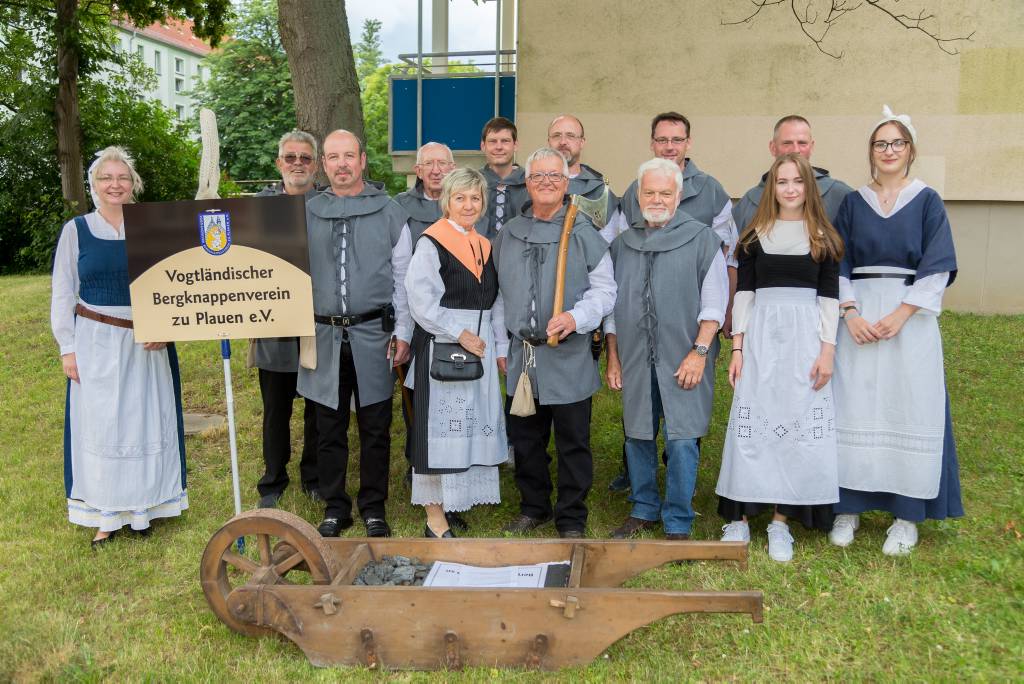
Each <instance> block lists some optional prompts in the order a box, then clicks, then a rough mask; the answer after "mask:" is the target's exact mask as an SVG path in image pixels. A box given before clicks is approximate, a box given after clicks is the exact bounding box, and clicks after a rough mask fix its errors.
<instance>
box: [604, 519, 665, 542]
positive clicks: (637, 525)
mask: <svg viewBox="0 0 1024 684" xmlns="http://www.w3.org/2000/svg"><path fill="white" fill-rule="evenodd" d="M657 526H658V523H656V522H652V521H650V520H643V519H641V518H634V517H633V516H629V517H628V518H626V521H625V522H624V523H622V524H621V525H619V526H618V527H616V528H615V529H614V530H612V539H632V538H633V537H639V536H640V533H641V532H643V531H644V530H649V529H652V528H654V527H657Z"/></svg>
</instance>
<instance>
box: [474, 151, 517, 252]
mask: <svg viewBox="0 0 1024 684" xmlns="http://www.w3.org/2000/svg"><path fill="white" fill-rule="evenodd" d="M480 173H482V174H484V178H486V179H487V213H486V214H485V215H484V216H481V217H480V220H479V221H477V222H476V231H477V232H478V233H480V234H481V235H483V236H484V237H485V238H487V239H488V240H493V239H494V236H495V235H497V234H498V231H499V228H498V227H497V223H498V215H497V213H496V210H497V207H498V202H497V195H498V185H501V184H504V185H505V201H504V202H503V203H502V207H503V210H502V211H503V215H502V217H501V224H502V225H503V226H504V225H505V224H506V223H508V222H509V221H511V220H512V219H513V218H514V217H516V216H518V215H519V214H520V212H522V210H523V205H524V204H526V203H527V202H528V201H529V199H530V196H529V194H527V192H526V175H525V172H524V171H523V169H522V168H521V167H518V166H516V167H513V169H512V173H510V174H509V175H508V176H507V177H505V178H498V174H496V173H494V171H492V170H491V167H489V166H487V165H484V167H483V168H481V169H480Z"/></svg>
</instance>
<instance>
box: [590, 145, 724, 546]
mask: <svg viewBox="0 0 1024 684" xmlns="http://www.w3.org/2000/svg"><path fill="white" fill-rule="evenodd" d="M637 183H638V188H639V191H638V197H639V201H640V210H641V215H640V218H639V219H638V220H637V221H636V222H635V223H634V224H633V226H632V227H631V228H630V229H629V230H628V231H626V232H625V233H623V234H622V235H620V236H619V237H618V238H616V239H615V242H613V243H612V246H611V256H612V263H613V265H614V270H615V281H616V284H617V285H618V297H617V299H616V302H615V311H614V314H613V315H612V316H609V317H608V320H607V322H606V327H605V330H606V332H607V333H608V369H607V379H608V386H609V387H610V388H611V389H613V390H622V407H623V425H624V429H625V432H626V457H627V460H628V462H629V477H630V485H631V487H632V494H631V496H630V501H632V502H633V509H632V511H631V512H630V515H629V517H628V518H627V519H626V521H625V522H624V523H623V524H622V525H621V526H620V527H618V528H617V529H616V530H615V531H614V532H612V536H613V537H617V538H626V537H632V536H635V535H636V534H638V533H639V532H640V531H642V530H644V529H648V528H651V527H654V526H656V525H657V522H658V520H659V519H660V520H661V521H662V523H663V525H664V530H665V536H666V538H668V539H674V540H680V539H688V538H689V536H690V528H691V526H692V524H693V518H694V512H693V505H692V499H693V491H694V487H695V486H696V481H697V461H698V447H697V440H698V439H699V438H700V437H702V436H704V435H705V434H707V429H708V423H709V422H710V419H711V404H712V396H713V391H714V384H715V357H716V356H717V354H718V341H717V340H718V337H717V333H718V329H719V327H720V326H721V324H722V321H723V320H724V318H725V307H726V304H727V303H728V290H729V281H728V276H727V275H726V265H725V257H724V255H723V254H722V249H721V247H722V241H721V239H720V238H719V237H718V236H717V235H715V234H714V233H713V232H712V231H711V230H710V229H709V228H708V227H707V226H706V225H705V224H703V223H701V222H700V221H697V220H696V219H694V218H692V217H690V216H689V215H688V214H686V213H685V212H683V211H682V210H680V209H679V203H680V198H681V195H682V188H683V187H684V181H683V174H682V171H681V170H680V168H679V166H678V165H677V164H676V163H675V162H672V161H669V160H666V159H652V160H650V161H647V162H645V163H644V164H642V165H641V166H640V168H639V170H638V171H637ZM662 418H664V420H665V450H666V452H667V456H668V463H667V470H666V474H665V497H664V500H662V498H661V497H660V496H659V495H658V478H657V475H658V460H659V459H658V449H657V438H658V430H659V427H660V423H661V419H662Z"/></svg>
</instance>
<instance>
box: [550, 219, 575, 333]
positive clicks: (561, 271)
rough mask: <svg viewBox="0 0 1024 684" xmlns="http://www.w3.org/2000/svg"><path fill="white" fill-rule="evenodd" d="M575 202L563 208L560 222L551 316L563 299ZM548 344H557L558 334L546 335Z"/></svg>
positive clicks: (559, 306)
mask: <svg viewBox="0 0 1024 684" xmlns="http://www.w3.org/2000/svg"><path fill="white" fill-rule="evenodd" d="M576 209H577V207H576V203H575V202H573V203H570V204H569V208H568V209H566V210H565V221H563V222H562V236H561V237H560V238H559V240H558V261H557V262H556V263H555V301H554V304H553V305H552V306H551V317H552V318H554V317H555V316H557V315H558V314H560V313H562V300H564V299H565V263H566V261H567V260H568V257H569V235H571V234H572V227H573V224H575V223H576ZM548 346H549V347H557V346H558V335H551V336H550V337H548Z"/></svg>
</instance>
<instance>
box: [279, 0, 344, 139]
mask: <svg viewBox="0 0 1024 684" xmlns="http://www.w3.org/2000/svg"><path fill="white" fill-rule="evenodd" d="M277 8H278V20H277V21H278V30H279V31H280V34H281V44H282V45H283V46H284V49H285V52H286V53H287V54H288V67H289V68H290V69H291V72H292V88H293V89H294V91H295V118H296V119H297V123H298V127H299V128H300V129H301V130H304V131H307V132H309V133H312V134H313V135H314V136H315V137H316V139H317V140H318V141H321V142H322V141H323V139H324V136H326V135H327V134H328V133H330V132H331V131H333V130H335V129H338V128H344V129H346V130H349V131H351V132H352V133H354V134H356V135H357V136H359V138H360V140H362V139H364V135H363V106H362V102H361V101H360V99H359V79H358V78H357V77H356V65H355V58H354V57H353V56H352V42H351V40H350V38H349V33H348V17H347V16H346V13H345V2H344V0H278V3H277Z"/></svg>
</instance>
